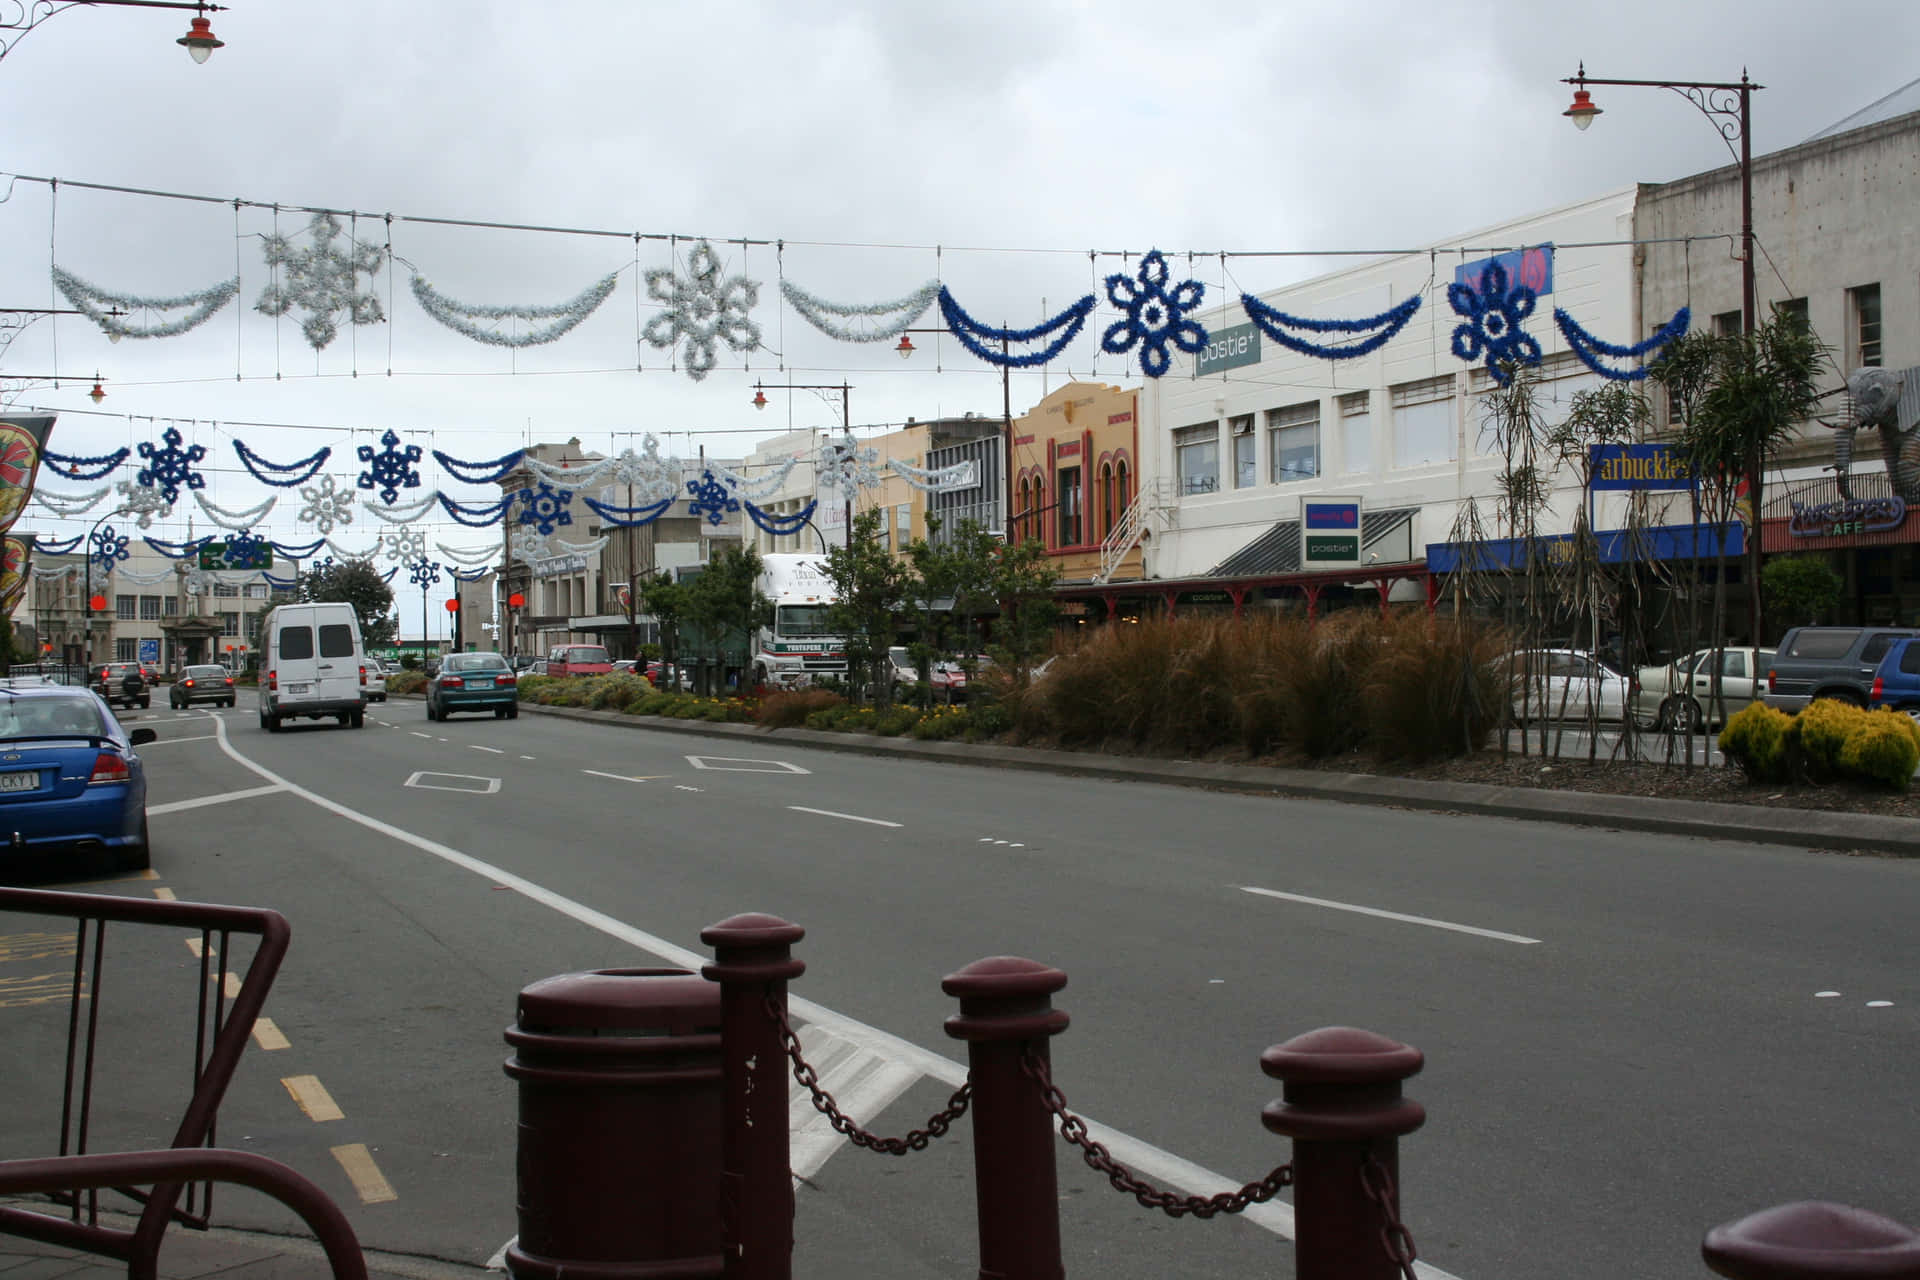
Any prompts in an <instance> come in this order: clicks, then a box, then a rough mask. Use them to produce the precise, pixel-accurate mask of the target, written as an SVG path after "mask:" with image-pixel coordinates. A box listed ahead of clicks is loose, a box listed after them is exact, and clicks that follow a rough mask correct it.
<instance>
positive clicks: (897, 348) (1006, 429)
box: [893, 329, 1032, 546]
mask: <svg viewBox="0 0 1920 1280" xmlns="http://www.w3.org/2000/svg"><path fill="white" fill-rule="evenodd" d="M945 332H946V330H945V329H902V330H901V331H900V341H899V342H898V343H896V344H894V348H893V351H894V354H895V355H897V356H899V357H900V358H901V359H902V360H911V359H913V353H914V352H916V351H918V350H919V349H920V348H918V347H916V346H914V345H913V338H912V337H911V336H910V335H912V334H916V333H945ZM1000 356H1001V360H1000V415H1001V416H1000V422H1001V431H1002V433H1003V435H1004V436H1005V440H1006V463H1005V467H1006V474H1005V475H1004V476H1002V477H1001V488H1002V490H1003V493H1002V503H1001V507H1002V511H1003V512H1004V517H1003V518H1002V520H1001V522H1000V523H1001V525H1002V526H1003V535H1004V537H1005V539H1006V541H1007V544H1008V545H1009V546H1011V545H1012V544H1013V540H1014V539H1013V521H1014V514H1013V367H1012V366H1011V365H1010V364H1008V363H1007V360H1006V356H1007V339H1005V338H1002V339H1000ZM1030 514H1032V513H1031V512H1021V515H1022V516H1027V515H1030Z"/></svg>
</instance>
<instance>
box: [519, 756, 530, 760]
mask: <svg viewBox="0 0 1920 1280" xmlns="http://www.w3.org/2000/svg"><path fill="white" fill-rule="evenodd" d="M520 758H521V759H522V760H531V759H533V757H532V756H521V757H520Z"/></svg>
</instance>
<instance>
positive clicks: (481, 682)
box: [467, 680, 493, 689]
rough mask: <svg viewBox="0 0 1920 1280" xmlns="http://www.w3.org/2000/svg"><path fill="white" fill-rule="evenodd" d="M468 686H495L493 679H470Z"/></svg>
mask: <svg viewBox="0 0 1920 1280" xmlns="http://www.w3.org/2000/svg"><path fill="white" fill-rule="evenodd" d="M467 688H469V689H491V688H493V681H491V680H469V681H467Z"/></svg>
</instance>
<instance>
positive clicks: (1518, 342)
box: [1447, 262, 1541, 387]
mask: <svg viewBox="0 0 1920 1280" xmlns="http://www.w3.org/2000/svg"><path fill="white" fill-rule="evenodd" d="M1539 300H1540V295H1539V294H1537V293H1535V292H1534V291H1533V290H1532V289H1529V288H1528V287H1527V286H1526V285H1524V284H1517V285H1514V286H1513V287H1512V288H1511V289H1509V288H1508V287H1507V269H1506V268H1505V267H1503V266H1501V265H1500V264H1499V263H1498V262H1495V263H1493V264H1492V265H1490V266H1489V267H1488V268H1487V269H1486V270H1485V271H1482V272H1481V273H1480V287H1479V288H1478V289H1469V288H1468V287H1467V286H1466V285H1463V284H1450V285H1448V286H1447V305H1448V306H1450V307H1452V308H1453V310H1454V314H1455V315H1458V316H1461V317H1464V318H1465V320H1466V323H1465V324H1462V325H1457V326H1455V328H1454V331H1453V354H1454V355H1455V356H1456V357H1457V358H1459V359H1461V360H1465V361H1466V362H1467V363H1468V364H1472V363H1473V362H1474V361H1476V360H1481V359H1482V357H1484V363H1485V364H1486V369H1487V372H1488V373H1490V374H1492V375H1493V380H1494V381H1495V382H1497V383H1499V384H1500V385H1501V386H1503V387H1504V386H1506V385H1507V384H1508V383H1510V382H1512V381H1513V375H1512V374H1511V373H1509V372H1508V371H1507V368H1506V366H1507V365H1509V364H1524V365H1537V364H1539V363H1540V359H1541V353H1540V344H1539V342H1537V341H1535V339H1534V337H1533V335H1532V334H1530V333H1528V332H1527V331H1526V330H1524V329H1522V328H1521V327H1520V323H1521V321H1523V320H1525V319H1526V318H1527V317H1528V316H1530V315H1532V314H1533V308H1534V304H1535V303H1537V302H1538V301H1539Z"/></svg>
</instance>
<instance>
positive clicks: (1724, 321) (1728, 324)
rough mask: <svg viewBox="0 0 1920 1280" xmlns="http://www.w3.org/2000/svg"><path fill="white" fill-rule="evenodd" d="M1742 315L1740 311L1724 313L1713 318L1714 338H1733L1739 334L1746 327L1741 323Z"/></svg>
mask: <svg viewBox="0 0 1920 1280" xmlns="http://www.w3.org/2000/svg"><path fill="white" fill-rule="evenodd" d="M1741 315H1742V313H1741V312H1738V311H1722V312H1721V313H1720V314H1719V315H1716V316H1715V317H1714V318H1713V332H1714V336H1715V337H1720V338H1731V337H1733V336H1734V335H1735V334H1737V333H1739V332H1740V330H1741V329H1742V328H1743V327H1744V326H1743V325H1742V324H1741V323H1740V320H1741Z"/></svg>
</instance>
